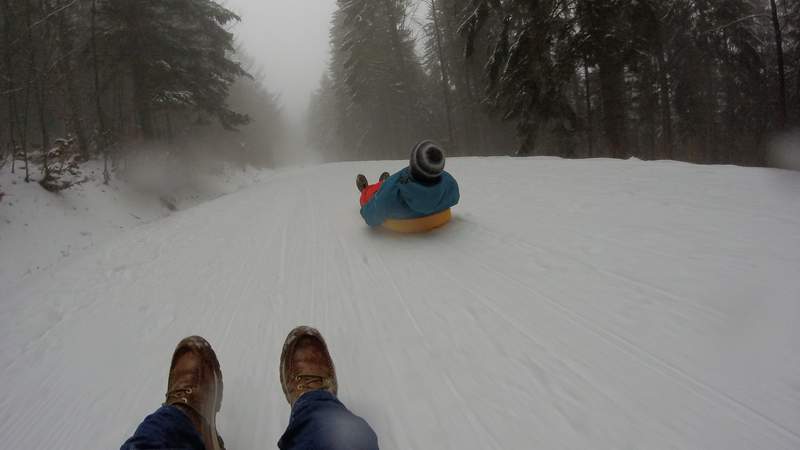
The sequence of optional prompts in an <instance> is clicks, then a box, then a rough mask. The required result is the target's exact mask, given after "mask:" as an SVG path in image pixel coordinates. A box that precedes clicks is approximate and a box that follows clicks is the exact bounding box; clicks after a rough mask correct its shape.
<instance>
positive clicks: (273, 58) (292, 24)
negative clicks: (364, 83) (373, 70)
mask: <svg viewBox="0 0 800 450" xmlns="http://www.w3.org/2000/svg"><path fill="white" fill-rule="evenodd" d="M224 4H225V5H226V6H227V7H228V8H230V9H232V10H233V11H235V12H236V13H237V14H239V15H240V16H241V17H242V21H241V23H239V24H237V25H236V26H235V28H234V30H233V31H234V33H236V35H237V39H238V40H239V42H241V43H242V44H243V45H244V47H245V49H246V51H247V53H249V54H250V55H252V56H253V57H254V58H255V59H256V62H257V64H259V65H261V66H262V67H263V71H264V75H265V77H266V83H267V88H269V90H270V91H272V92H275V93H280V95H281V103H282V104H283V105H284V108H285V110H286V112H287V113H288V115H289V117H292V118H299V117H300V115H301V114H303V113H304V112H305V109H306V107H307V105H308V99H309V94H310V93H311V91H313V90H314V89H316V87H317V86H318V85H319V79H320V77H321V76H322V72H323V71H324V70H325V68H326V64H327V61H328V49H329V45H328V31H329V28H330V20H331V14H332V13H333V11H334V9H335V6H336V0H288V1H287V0H227V1H226V2H224Z"/></svg>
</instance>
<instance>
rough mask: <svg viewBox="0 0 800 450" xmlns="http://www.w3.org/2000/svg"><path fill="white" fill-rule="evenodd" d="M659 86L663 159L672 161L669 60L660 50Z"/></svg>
mask: <svg viewBox="0 0 800 450" xmlns="http://www.w3.org/2000/svg"><path fill="white" fill-rule="evenodd" d="M658 53H659V55H658V56H659V58H658V84H659V97H660V100H659V103H660V104H661V132H662V133H663V137H664V142H663V144H662V145H663V150H664V154H663V157H664V158H666V159H672V108H671V104H670V103H671V100H670V88H669V79H668V78H667V59H666V56H665V55H664V51H663V50H659V52H658Z"/></svg>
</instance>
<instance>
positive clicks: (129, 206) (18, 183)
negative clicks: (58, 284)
mask: <svg viewBox="0 0 800 450" xmlns="http://www.w3.org/2000/svg"><path fill="white" fill-rule="evenodd" d="M82 171H83V173H84V175H86V177H87V178H88V181H87V182H85V183H83V184H79V185H76V186H73V187H72V188H70V189H67V190H64V191H62V192H60V193H57V194H56V193H51V192H47V191H46V190H44V189H42V187H41V186H39V184H38V183H36V182H35V181H32V182H30V183H25V182H24V177H25V174H24V170H17V171H16V173H14V174H12V173H11V172H10V171H9V170H8V168H7V167H6V168H5V169H4V170H2V171H0V192H2V193H3V198H2V199H0V255H2V256H0V291H7V290H9V289H10V288H11V287H12V286H13V285H15V284H17V283H19V282H21V281H22V280H25V279H27V278H28V277H29V276H31V275H34V274H36V273H39V272H41V271H42V269H45V268H49V267H52V266H54V265H59V264H68V260H69V259H70V257H71V256H73V255H75V254H77V253H82V252H85V251H87V250H88V249H90V248H92V247H94V246H96V245H98V244H100V243H103V242H106V241H108V240H109V239H111V238H113V237H115V236H118V235H119V234H121V233H124V232H125V230H129V229H131V228H133V227H135V226H138V225H141V224H143V223H147V222H150V221H153V220H156V219H159V218H162V217H165V216H167V215H168V214H170V210H169V209H168V208H167V207H166V206H165V204H164V203H163V202H161V201H160V200H159V198H158V196H157V195H154V194H153V193H152V192H147V193H143V192H138V191H137V190H135V189H133V188H132V187H131V186H130V184H129V183H128V182H126V181H122V180H119V179H116V178H115V179H112V182H111V183H110V185H104V184H103V183H102V172H103V170H102V164H100V163H98V162H94V161H91V162H88V163H85V164H84V165H83V167H82ZM269 173H270V172H269V171H264V170H255V169H252V168H247V169H246V170H242V169H232V168H225V169H224V170H221V171H220V172H219V173H215V174H202V176H201V177H199V178H200V179H199V182H198V183H194V184H193V185H192V188H184V189H183V190H177V191H176V192H175V193H174V196H172V197H173V198H172V199H173V201H174V202H175V203H177V206H178V207H179V208H180V209H185V208H189V207H192V206H193V205H196V204H199V203H202V202H205V201H209V200H211V199H214V198H216V197H219V196H220V195H224V194H229V193H232V192H235V191H237V190H239V189H241V188H243V187H246V186H248V185H250V184H253V183H255V182H258V181H259V180H262V179H265V178H266V177H268V176H269ZM38 176H39V171H38V169H36V168H34V169H33V178H36V177H38Z"/></svg>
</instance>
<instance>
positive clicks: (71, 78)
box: [58, 11, 89, 159]
mask: <svg viewBox="0 0 800 450" xmlns="http://www.w3.org/2000/svg"><path fill="white" fill-rule="evenodd" d="M58 42H59V50H60V51H61V55H59V59H60V63H59V70H60V72H61V75H62V76H63V77H64V83H65V87H66V94H67V95H66V97H67V107H68V108H69V113H68V117H69V120H68V121H69V125H70V128H72V130H73V131H74V132H75V137H76V138H77V141H78V149H80V151H81V156H82V157H83V158H84V159H88V158H89V144H88V139H87V136H86V130H85V129H84V127H83V108H82V107H81V98H80V93H79V92H78V87H77V85H76V83H75V70H74V67H73V65H72V59H73V58H72V52H73V46H72V32H71V31H70V30H69V29H68V27H67V11H63V12H62V13H61V17H60V18H59V21H58Z"/></svg>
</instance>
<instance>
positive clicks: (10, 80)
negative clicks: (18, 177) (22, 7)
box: [0, 0, 17, 173]
mask: <svg viewBox="0 0 800 450" xmlns="http://www.w3.org/2000/svg"><path fill="white" fill-rule="evenodd" d="M0 5H2V6H3V14H1V15H2V17H3V30H4V31H5V32H4V33H3V40H4V44H3V47H4V48H5V54H4V55H3V56H4V61H5V66H6V68H7V70H8V73H7V75H6V77H5V78H6V86H5V87H6V92H7V93H8V94H7V95H8V136H9V144H10V145H11V173H14V172H15V169H16V161H17V142H16V139H15V134H16V132H17V94H16V84H15V82H14V64H13V60H12V57H11V56H12V53H11V42H12V39H11V36H12V30H11V27H12V21H11V18H12V15H13V11H11V6H10V5H9V1H8V0H4V1H3V2H2V3H0Z"/></svg>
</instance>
